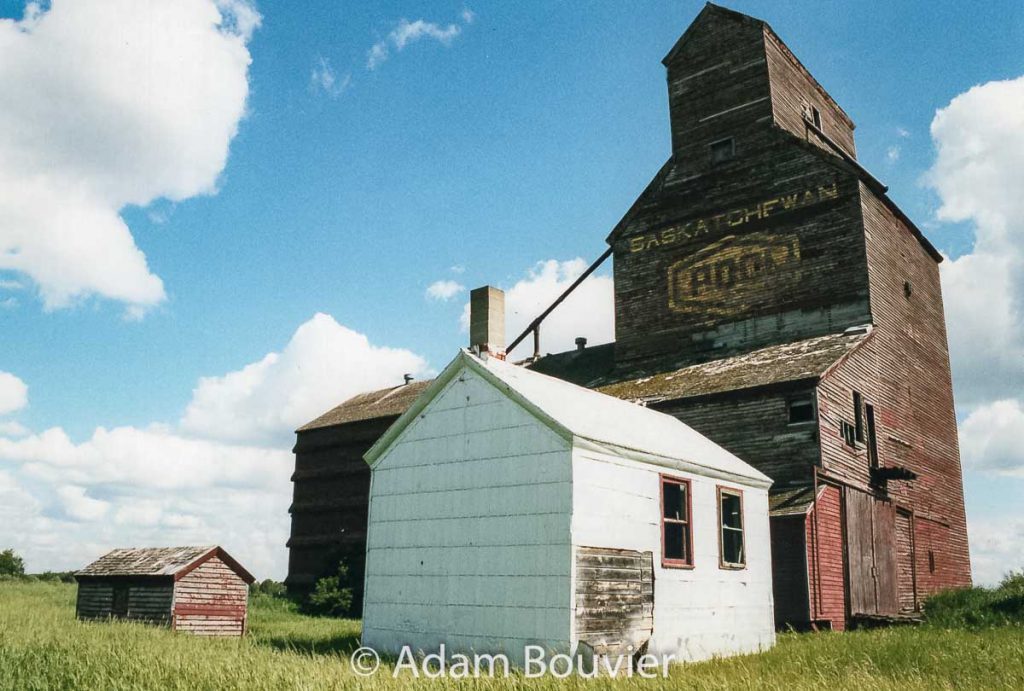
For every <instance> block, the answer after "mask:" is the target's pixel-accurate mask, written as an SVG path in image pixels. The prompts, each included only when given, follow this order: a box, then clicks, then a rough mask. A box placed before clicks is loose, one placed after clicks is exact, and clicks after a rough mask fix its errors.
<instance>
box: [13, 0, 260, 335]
mask: <svg viewBox="0 0 1024 691" xmlns="http://www.w3.org/2000/svg"><path fill="white" fill-rule="evenodd" d="M259 21H260V17H259V14H258V13H257V12H256V11H255V10H254V9H253V7H252V6H251V5H250V4H249V3H248V2H245V1H243V0H180V1H179V2H164V3H155V2H136V1H135V0H54V1H53V2H52V3H50V5H49V6H48V9H45V10H44V9H41V6H40V5H38V4H36V3H30V4H29V5H28V6H27V7H26V10H25V14H24V17H23V18H22V19H21V20H17V21H16V20H10V19H3V20H0V93H2V94H5V95H6V96H8V98H6V99H4V107H3V108H0V270H6V271H11V272H17V273H20V274H23V275H24V276H25V277H27V278H29V279H31V281H33V282H34V284H35V286H36V287H37V289H38V291H39V294H40V296H41V298H42V300H43V304H44V306H45V308H47V309H54V308H59V307H64V306H67V305H69V304H71V303H73V302H75V301H76V300H79V299H82V298H84V297H86V296H90V295H99V296H102V297H105V298H109V299H112V300H117V301H120V302H123V303H125V304H126V305H127V306H129V307H130V308H131V313H132V314H133V315H136V316H137V315H139V314H141V312H142V311H144V310H145V309H148V308H150V307H152V306H153V305H155V304H157V303H159V302H160V301H161V300H163V299H164V297H165V293H164V287H163V283H162V281H161V280H160V278H159V277H158V276H156V275H155V274H154V273H153V272H152V271H151V270H150V268H149V265H148V263H147V260H146V257H145V255H144V254H143V253H142V251H141V250H140V249H139V248H138V247H137V246H136V244H135V240H134V238H133V237H132V233H131V230H130V229H129V228H128V226H127V225H126V224H125V222H124V220H123V219H122V218H121V217H120V215H119V212H120V210H121V209H122V208H123V207H125V206H127V205H138V206H146V205H148V204H149V203H151V202H152V201H154V200H156V199H158V198H167V199H170V200H175V201H176V200H183V199H187V198H189V197H193V196H195V195H201V194H212V193H214V192H215V191H216V184H217V178H218V175H219V174H220V172H221V171H222V170H223V169H224V166H225V163H226V161H227V156H228V146H229V144H230V142H231V140H232V138H233V137H234V136H235V133H236V132H237V129H238V123H239V121H240V120H241V118H242V116H243V114H244V112H245V103H246V97H247V95H248V75H247V73H248V67H249V63H250V56H249V51H248V49H247V47H246V44H247V42H248V40H249V38H250V36H251V34H252V31H253V30H254V29H255V28H256V27H257V26H258V25H259Z"/></svg>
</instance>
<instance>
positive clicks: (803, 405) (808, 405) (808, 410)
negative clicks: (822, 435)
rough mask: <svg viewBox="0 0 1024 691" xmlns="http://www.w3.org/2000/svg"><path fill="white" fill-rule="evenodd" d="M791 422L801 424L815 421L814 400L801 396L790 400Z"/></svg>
mask: <svg viewBox="0 0 1024 691" xmlns="http://www.w3.org/2000/svg"><path fill="white" fill-rule="evenodd" d="M788 405H789V424H791V425H800V424H803V423H806V422H814V402H813V401H811V399H809V398H799V399H796V400H792V401H790V402H789V404H788Z"/></svg>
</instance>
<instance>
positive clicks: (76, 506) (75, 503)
mask: <svg viewBox="0 0 1024 691" xmlns="http://www.w3.org/2000/svg"><path fill="white" fill-rule="evenodd" d="M57 496H58V497H60V500H61V501H62V502H63V503H64V511H65V512H67V514H68V515H69V516H71V517H72V518H77V519H78V520H80V521H95V520H98V519H100V518H103V516H104V515H105V514H106V513H107V509H109V508H110V502H106V501H101V500H99V499H93V498H92V497H87V496H85V488H84V487H76V486H74V485H63V486H61V487H58V488H57Z"/></svg>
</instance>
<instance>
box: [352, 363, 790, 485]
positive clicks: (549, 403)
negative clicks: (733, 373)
mask: <svg viewBox="0 0 1024 691" xmlns="http://www.w3.org/2000/svg"><path fill="white" fill-rule="evenodd" d="M465 370H471V371H473V372H476V373H477V374H479V375H481V378H482V379H484V380H485V381H488V382H489V383H491V384H492V385H493V386H495V387H496V388H498V389H499V390H500V391H502V392H503V393H504V394H506V395H507V396H508V397H509V398H511V399H512V400H513V401H514V402H516V403H518V404H519V405H520V406H522V407H523V408H524V409H526V410H527V411H529V412H530V413H532V414H533V415H534V416H535V417H537V418H539V419H540V420H541V421H542V422H544V423H546V424H547V425H548V426H549V427H551V428H552V429H554V430H555V431H556V432H559V433H560V434H562V436H565V437H566V438H570V439H572V440H573V441H574V443H578V442H579V441H586V442H590V444H591V445H596V446H598V447H599V448H600V449H601V450H604V451H607V452H609V453H612V454H618V455H622V456H627V457H631V458H634V459H636V460H642V461H647V462H652V463H656V464H658V465H666V466H667V467H673V468H679V469H683V470H688V471H690V472H694V473H698V474H700V473H704V474H712V475H725V476H729V477H737V478H743V479H745V480H746V481H748V482H750V483H752V484H755V485H759V486H768V485H769V484H770V483H771V479H770V478H769V477H768V476H767V475H765V474H764V473H762V472H760V471H759V470H757V469H755V468H754V467H753V466H751V465H748V464H747V463H745V462H744V461H743V460H741V459H740V458H739V457H737V456H736V455H734V454H732V453H731V452H729V451H727V450H726V449H724V448H722V447H721V446H719V445H718V444H716V443H715V442H713V441H711V440H710V439H708V438H707V437H705V436H704V435H702V434H700V433H699V432H697V431H696V430H694V429H693V428H691V427H689V426H688V425H686V424H684V423H683V422H681V421H680V420H678V419H676V418H674V417H672V416H671V415H666V414H665V413H660V412H658V411H656V410H652V409H650V408H646V407H644V406H642V405H638V404H636V403H630V402H629V401H623V400H620V399H618V398H615V397H613V396H608V395H606V394H603V393H600V392H598V391H593V390H591V389H586V388H584V387H582V386H577V385H575V384H570V383H569V382H566V381H562V380H561V379H556V378H554V377H550V376H547V375H545V374H541V373H539V372H534V371H532V370H529V369H527V368H525V367H520V366H517V365H513V364H510V363H508V362H505V361H504V360H499V359H497V358H494V357H488V358H479V357H476V356H475V355H472V354H471V353H469V352H467V351H460V352H459V354H458V355H456V356H455V359H454V360H452V362H451V363H450V364H449V365H448V366H447V367H446V368H445V370H444V372H442V373H441V375H440V376H438V378H437V379H436V380H434V382H433V383H432V384H431V385H430V386H429V387H428V388H427V390H426V391H425V392H424V393H423V394H422V395H421V396H420V397H419V398H418V399H417V400H416V401H415V403H413V405H412V406H411V407H410V408H409V410H407V411H406V412H405V413H403V414H402V416H401V417H400V418H398V420H397V421H396V422H395V423H394V424H393V425H392V426H391V427H390V428H389V429H388V431H387V432H385V433H384V435H383V436H382V437H381V438H380V439H378V440H377V442H376V443H375V444H374V445H373V446H372V447H371V448H370V450H369V451H367V453H366V459H367V461H368V462H369V463H371V465H372V464H373V463H374V462H375V461H376V460H377V459H378V458H379V457H380V456H381V454H383V453H384V451H385V450H386V449H387V448H388V447H389V446H390V445H391V443H392V442H394V441H395V440H396V439H397V438H398V437H399V435H400V434H401V433H402V431H403V430H404V429H405V427H406V426H407V425H408V424H410V423H411V422H412V421H413V420H415V419H416V417H417V416H418V415H421V414H422V413H423V411H424V409H426V408H427V406H428V405H429V403H430V402H431V401H432V400H433V399H434V397H435V396H437V395H438V394H439V393H440V392H441V391H443V390H444V389H445V387H446V386H447V384H448V383H449V382H450V381H451V380H452V379H453V378H455V377H456V376H457V375H459V373H461V372H463V371H465ZM428 414H429V411H428ZM664 461H671V463H665V462H664Z"/></svg>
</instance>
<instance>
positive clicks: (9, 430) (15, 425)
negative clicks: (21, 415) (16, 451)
mask: <svg viewBox="0 0 1024 691" xmlns="http://www.w3.org/2000/svg"><path fill="white" fill-rule="evenodd" d="M28 433H29V429H28V427H25V426H24V425H23V424H21V423H20V422H14V421H13V420H8V421H6V422H0V437H23V436H25V435H26V434H28Z"/></svg>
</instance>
